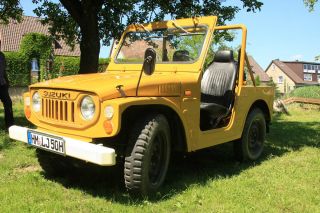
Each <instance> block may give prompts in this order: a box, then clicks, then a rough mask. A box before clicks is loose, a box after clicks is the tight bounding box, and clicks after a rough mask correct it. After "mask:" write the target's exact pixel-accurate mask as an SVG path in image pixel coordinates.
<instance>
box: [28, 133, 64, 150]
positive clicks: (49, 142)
mask: <svg viewBox="0 0 320 213" xmlns="http://www.w3.org/2000/svg"><path fill="white" fill-rule="evenodd" d="M27 134H28V144H30V145H32V146H35V147H39V148H41V149H44V150H48V151H51V152H54V153H58V154H61V155H65V152H66V151H65V150H66V149H65V141H64V140H63V139H62V138H59V137H56V136H52V135H47V134H44V133H40V132H35V131H30V130H29V131H28V132H27Z"/></svg>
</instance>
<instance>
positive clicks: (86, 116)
mask: <svg viewBox="0 0 320 213" xmlns="http://www.w3.org/2000/svg"><path fill="white" fill-rule="evenodd" d="M87 98H89V99H90V100H91V102H92V104H93V112H92V113H91V115H89V116H88V115H85V112H83V102H84V101H85V99H87ZM80 114H81V117H82V119H84V120H85V121H91V120H93V118H94V117H95V115H96V104H95V101H94V98H93V97H92V96H91V95H85V96H83V97H82V99H81V101H80Z"/></svg>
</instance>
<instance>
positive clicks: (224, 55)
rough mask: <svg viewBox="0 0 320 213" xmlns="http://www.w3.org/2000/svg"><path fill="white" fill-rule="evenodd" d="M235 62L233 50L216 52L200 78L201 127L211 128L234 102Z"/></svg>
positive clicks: (227, 112) (226, 113)
mask: <svg viewBox="0 0 320 213" xmlns="http://www.w3.org/2000/svg"><path fill="white" fill-rule="evenodd" d="M236 76H237V63H236V62H235V60H234V58H233V51H231V50H223V51H218V52H216V54H215V56H214V60H213V62H212V64H211V65H210V66H209V67H208V68H207V70H206V71H205V73H204V75H203V78H202V80H201V105H200V109H201V111H200V113H201V129H211V128H214V127H215V126H216V125H218V123H219V121H220V120H221V118H223V117H225V116H227V115H228V114H229V112H230V109H231V108H232V105H233V102H234V88H235V81H236Z"/></svg>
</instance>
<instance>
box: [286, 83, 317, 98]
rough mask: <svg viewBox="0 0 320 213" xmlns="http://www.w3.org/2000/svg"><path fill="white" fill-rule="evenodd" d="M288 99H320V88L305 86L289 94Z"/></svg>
mask: <svg viewBox="0 0 320 213" xmlns="http://www.w3.org/2000/svg"><path fill="white" fill-rule="evenodd" d="M287 96H288V97H300V98H319V99H320V86H305V87H299V88H297V89H295V90H293V91H292V92H290V93H289V94H288V95H287Z"/></svg>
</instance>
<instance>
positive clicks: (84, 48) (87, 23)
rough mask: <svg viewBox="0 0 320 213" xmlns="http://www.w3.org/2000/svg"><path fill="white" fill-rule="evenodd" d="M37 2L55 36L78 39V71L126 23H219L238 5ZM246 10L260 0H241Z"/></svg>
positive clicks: (92, 66) (93, 66)
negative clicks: (213, 19)
mask: <svg viewBox="0 0 320 213" xmlns="http://www.w3.org/2000/svg"><path fill="white" fill-rule="evenodd" d="M4 1H10V0H4ZM32 1H33V3H36V4H37V5H39V6H38V7H37V8H36V9H35V11H34V12H35V13H36V14H37V15H38V16H39V17H42V18H43V23H45V24H49V25H50V28H49V31H50V33H51V35H52V36H55V37H56V39H59V38H63V39H64V40H66V42H67V43H68V44H69V45H71V46H72V45H74V42H75V41H78V42H80V50H81V59H80V71H79V73H93V72H96V71H97V70H98V58H99V52H100V41H102V42H103V44H106V45H108V44H110V41H111V40H112V39H113V38H115V39H118V38H119V37H120V35H121V33H122V32H123V30H124V28H125V26H126V25H128V24H131V23H144V22H150V21H157V20H163V19H164V18H165V17H166V16H167V15H169V16H171V18H182V17H191V16H204V15H217V16H218V17H219V24H224V23H225V22H226V21H230V20H232V19H233V18H234V17H235V14H236V13H237V12H238V11H239V10H240V8H239V7H238V6H227V5H226V4H225V1H221V0H211V1H208V0H204V1H203V0H176V1H164V0H126V1H114V0H60V2H59V3H55V2H53V1H52V0H32ZM241 2H242V6H243V8H245V9H246V10H247V11H248V12H249V11H253V12H255V11H256V10H260V8H261V7H262V5H263V3H262V2H260V1H259V0H241Z"/></svg>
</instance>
